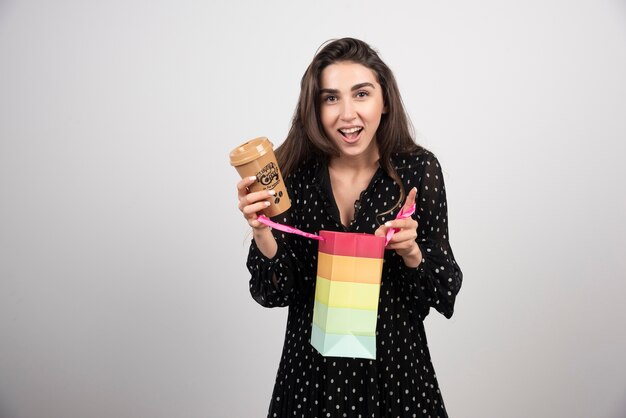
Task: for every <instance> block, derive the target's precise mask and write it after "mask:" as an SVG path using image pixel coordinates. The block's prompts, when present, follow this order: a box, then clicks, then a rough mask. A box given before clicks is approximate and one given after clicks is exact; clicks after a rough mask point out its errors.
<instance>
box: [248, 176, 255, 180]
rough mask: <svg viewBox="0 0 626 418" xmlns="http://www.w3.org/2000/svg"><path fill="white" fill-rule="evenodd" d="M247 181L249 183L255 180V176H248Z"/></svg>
mask: <svg viewBox="0 0 626 418" xmlns="http://www.w3.org/2000/svg"><path fill="white" fill-rule="evenodd" d="M248 180H250V181H252V180H256V176H250V177H248Z"/></svg>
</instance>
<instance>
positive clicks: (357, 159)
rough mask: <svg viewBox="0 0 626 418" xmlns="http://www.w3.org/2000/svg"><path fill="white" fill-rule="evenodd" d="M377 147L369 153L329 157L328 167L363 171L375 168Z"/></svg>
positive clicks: (377, 156)
mask: <svg viewBox="0 0 626 418" xmlns="http://www.w3.org/2000/svg"><path fill="white" fill-rule="evenodd" d="M379 158H380V157H379V155H378V149H375V150H372V152H369V153H363V154H361V155H357V156H354V157H347V156H343V155H342V156H339V157H334V158H331V159H330V161H329V162H328V168H330V169H331V170H333V171H344V172H345V171H350V172H357V173H358V172H363V171H371V170H376V169H377V168H378V160H379Z"/></svg>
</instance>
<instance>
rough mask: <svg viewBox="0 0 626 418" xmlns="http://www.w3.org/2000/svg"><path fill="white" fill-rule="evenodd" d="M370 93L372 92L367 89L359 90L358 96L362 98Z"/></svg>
mask: <svg viewBox="0 0 626 418" xmlns="http://www.w3.org/2000/svg"><path fill="white" fill-rule="evenodd" d="M369 95H370V94H369V92H367V91H359V92H357V94H356V97H358V98H359V99H362V98H364V97H367V96H369Z"/></svg>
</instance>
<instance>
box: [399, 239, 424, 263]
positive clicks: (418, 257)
mask: <svg viewBox="0 0 626 418" xmlns="http://www.w3.org/2000/svg"><path fill="white" fill-rule="evenodd" d="M422 258H423V257H422V251H421V250H420V247H419V246H418V245H417V244H415V248H413V250H411V252H410V253H409V254H407V255H404V256H402V259H403V260H404V264H405V265H406V266H407V267H410V268H417V267H418V266H419V265H420V264H421V263H422Z"/></svg>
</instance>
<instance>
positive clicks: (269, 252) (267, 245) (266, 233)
mask: <svg viewBox="0 0 626 418" xmlns="http://www.w3.org/2000/svg"><path fill="white" fill-rule="evenodd" d="M252 236H253V238H254V242H255V243H256V246H257V248H258V249H259V251H261V253H262V254H263V255H264V256H265V257H267V258H270V259H271V258H274V256H275V255H276V253H277V252H278V244H277V243H276V239H275V238H274V235H273V234H272V230H271V228H261V229H257V228H253V229H252Z"/></svg>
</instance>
